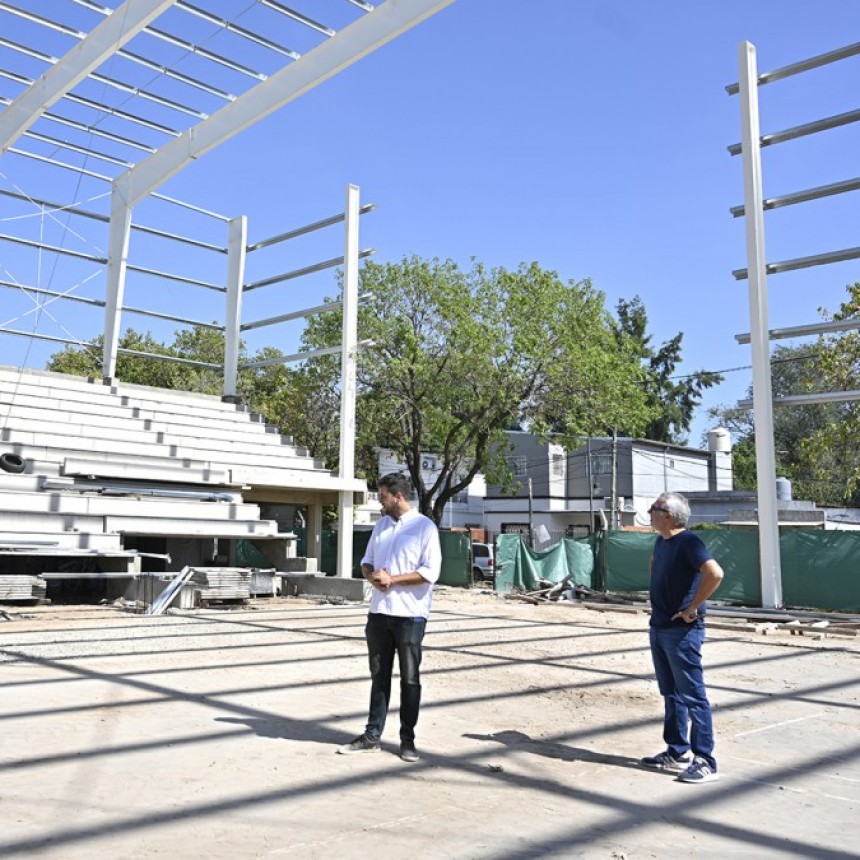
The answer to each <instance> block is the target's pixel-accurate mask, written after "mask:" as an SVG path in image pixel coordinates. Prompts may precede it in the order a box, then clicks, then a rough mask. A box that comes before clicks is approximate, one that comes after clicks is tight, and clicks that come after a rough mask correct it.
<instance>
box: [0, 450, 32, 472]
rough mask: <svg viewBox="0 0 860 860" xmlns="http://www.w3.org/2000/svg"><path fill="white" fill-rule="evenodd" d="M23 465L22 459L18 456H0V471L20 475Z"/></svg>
mask: <svg viewBox="0 0 860 860" xmlns="http://www.w3.org/2000/svg"><path fill="white" fill-rule="evenodd" d="M25 465H26V464H25V463H24V458H23V457H20V456H19V455H18V454H0V469H2V470H3V471H4V472H11V473H12V474H13V475H20V474H21V472H23V471H24V466H25Z"/></svg>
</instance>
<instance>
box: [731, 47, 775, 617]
mask: <svg viewBox="0 0 860 860" xmlns="http://www.w3.org/2000/svg"><path fill="white" fill-rule="evenodd" d="M738 65H739V67H740V97H741V142H742V148H743V165H744V212H745V216H746V244H747V271H748V277H749V306H750V345H751V349H752V368H753V409H754V411H755V449H756V480H757V483H758V528H759V556H760V563H761V600H762V606H764V607H766V608H769V609H775V608H779V607H781V606H782V569H781V566H780V557H779V512H778V510H777V500H776V455H775V452H774V441H773V393H772V390H771V377H770V338H769V334H768V311H767V269H766V266H767V263H766V258H765V251H764V206H763V204H764V195H763V192H762V182H761V145H760V130H759V115H758V71H757V67H756V52H755V46H754V45H752V44H750V43H749V42H741V44H740V46H739V48H738Z"/></svg>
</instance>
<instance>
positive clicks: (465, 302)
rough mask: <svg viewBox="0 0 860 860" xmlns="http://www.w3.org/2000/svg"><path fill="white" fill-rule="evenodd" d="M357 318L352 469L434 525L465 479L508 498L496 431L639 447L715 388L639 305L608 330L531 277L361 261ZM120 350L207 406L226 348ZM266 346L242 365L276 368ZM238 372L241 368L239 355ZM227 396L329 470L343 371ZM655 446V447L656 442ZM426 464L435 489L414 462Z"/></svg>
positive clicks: (601, 315) (300, 369)
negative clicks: (682, 374)
mask: <svg viewBox="0 0 860 860" xmlns="http://www.w3.org/2000/svg"><path fill="white" fill-rule="evenodd" d="M360 292H361V293H362V294H367V295H369V299H368V300H367V301H366V302H364V303H363V304H362V305H361V306H360V308H359V339H360V340H361V341H362V342H364V343H369V344H370V345H369V346H367V345H365V346H362V347H361V348H360V349H359V352H358V356H357V358H358V374H357V404H356V409H357V416H356V437H357V438H356V466H357V472H358V473H359V474H364V475H365V476H367V477H368V478H370V479H372V478H373V477H375V476H376V469H377V457H378V450H379V449H380V448H384V449H390V450H391V451H393V452H394V454H395V456H396V457H397V458H398V459H399V460H400V461H401V462H403V463H405V464H406V468H407V470H408V472H409V474H410V477H411V479H412V481H413V483H414V485H415V487H416V489H417V491H418V497H419V505H420V508H421V510H422V512H423V513H425V514H427V515H428V516H430V517H432V518H433V519H434V520H435V521H436V522H440V521H441V519H442V514H443V511H444V508H445V505H446V504H447V503H448V502H449V501H450V499H451V498H452V497H453V496H455V495H456V494H457V493H459V492H461V491H462V490H464V489H465V488H466V487H467V486H468V485H469V483H470V482H471V481H472V479H473V478H474V476H475V475H476V474H477V473H478V472H482V473H484V474H485V475H486V476H487V478H488V480H489V481H491V482H492V483H496V484H500V485H502V486H508V487H510V486H511V484H512V481H513V478H512V475H511V471H510V468H509V465H508V453H509V451H508V448H507V443H506V439H505V435H504V431H505V430H508V429H510V428H512V427H520V428H527V429H529V430H531V431H533V432H536V433H538V434H540V435H544V436H546V437H550V436H552V438H554V439H555V440H556V441H557V442H559V443H560V444H562V445H564V446H566V447H576V446H577V445H579V444H580V442H581V437H582V436H585V435H593V434H597V433H599V434H603V433H605V432H606V431H607V429H609V428H617V429H619V430H620V429H621V428H623V431H624V433H625V434H628V435H645V434H648V433H649V432H650V428H655V427H659V428H662V430H661V431H660V432H665V433H666V434H671V433H674V432H680V431H684V430H686V429H687V428H688V427H689V421H690V417H691V414H692V410H693V408H694V407H695V405H696V403H698V395H699V394H700V392H701V390H702V389H703V388H704V387H707V386H708V385H711V384H714V383H715V382H716V381H718V379H719V377H717V376H716V375H715V374H710V375H709V374H704V373H700V374H694V375H693V376H692V377H690V378H688V379H687V380H685V381H683V382H681V383H676V382H675V381H673V380H672V379H670V376H671V373H672V371H673V370H674V368H675V366H676V363H677V361H678V360H679V357H680V344H681V335H678V336H677V337H676V338H673V339H672V341H670V342H669V343H667V344H664V345H663V346H662V347H661V348H660V349H659V350H654V349H652V348H651V346H650V336H648V335H647V334H646V327H647V317H646V314H645V310H644V307H643V306H642V303H641V301H640V300H639V299H638V298H636V299H634V300H632V301H631V302H621V303H619V307H618V310H619V320H616V319H614V318H613V316H612V315H611V314H610V313H609V312H608V311H607V309H606V307H605V299H604V296H603V294H602V293H601V292H600V291H598V290H596V289H595V288H594V287H593V286H592V284H591V282H590V281H588V280H583V281H569V282H564V281H562V280H561V279H560V278H559V276H558V275H557V274H556V273H555V272H552V271H547V270H544V269H542V268H541V267H540V266H539V265H538V264H537V263H531V264H522V265H521V266H520V267H519V268H517V269H516V270H513V271H511V270H507V269H504V268H492V269H491V268H487V267H485V266H483V265H481V264H480V263H478V262H474V261H473V263H472V265H471V267H470V268H469V269H468V270H464V269H461V268H460V267H459V266H458V265H457V264H456V263H454V262H452V261H451V260H438V259H434V260H425V259H421V258H419V257H409V258H404V259H402V260H400V261H399V262H393V263H385V264H376V263H372V262H369V263H366V264H365V265H364V266H363V267H362V269H361V272H360ZM341 326H342V315H341V311H340V305H339V304H338V303H337V302H335V301H331V310H330V311H327V312H323V313H320V314H317V315H314V316H311V317H309V318H308V320H307V324H306V327H305V330H304V333H303V335H302V350H304V351H308V352H310V351H313V350H317V349H319V348H322V347H330V346H334V345H336V344H338V343H340V341H341ZM120 347H121V349H127V350H133V351H135V352H146V353H151V354H154V355H164V356H172V357H176V358H180V359H184V360H185V362H186V363H180V364H173V363H170V362H165V361H159V360H156V359H153V358H150V357H145V356H140V355H129V354H126V353H123V352H121V353H120V355H119V358H118V360H117V376H118V377H119V378H121V379H123V380H125V381H128V382H138V383H143V384H148V385H156V386H162V387H165V388H177V389H183V390H188V391H199V392H208V393H213V394H217V393H219V392H220V391H221V372H220V370H217V369H213V368H207V367H205V366H201V365H203V364H212V365H220V364H221V363H222V362H223V354H224V335H223V333H222V332H221V331H220V330H218V329H215V328H209V327H204V326H195V327H194V328H191V329H186V330H182V331H180V332H178V333H177V334H176V336H175V338H174V341H173V343H172V344H170V345H169V346H168V345H163V344H160V343H158V342H157V341H156V340H155V339H154V338H153V337H152V336H151V335H150V334H148V333H147V334H140V333H138V332H135V331H134V330H133V329H128V330H127V331H126V332H125V334H124V335H123V337H122V339H121V341H120ZM278 355H279V352H278V351H277V350H275V349H274V348H266V349H263V350H262V351H260V352H259V353H257V354H256V355H254V356H251V357H250V360H251V361H259V360H264V359H268V358H275V357H277V356H278ZM242 360H247V359H246V356H245V352H244V348H243V350H242ZM48 368H49V369H50V370H58V371H64V372H68V373H76V374H81V375H90V376H96V375H99V374H100V373H101V354H100V351H99V350H95V351H93V350H85V351H81V350H75V349H66V350H64V351H62V352H60V353H57V354H55V355H54V356H53V357H52V358H51V360H50V362H49V364H48ZM238 388H239V392H240V394H242V395H243V397H244V398H245V399H246V401H247V402H248V403H249V404H250V405H251V406H252V408H254V409H255V410H257V411H259V412H261V413H262V414H265V415H266V416H267V418H268V419H269V420H270V421H272V422H273V423H277V424H278V426H279V427H280V428H281V430H282V432H285V433H289V434H291V435H293V436H294V437H295V438H296V440H297V441H298V442H300V443H301V444H302V445H304V446H305V447H307V449H308V450H309V452H310V453H311V454H312V455H313V456H315V457H318V458H320V459H322V460H323V461H324V462H326V464H327V465H328V466H329V467H330V468H334V467H336V466H337V462H338V458H339V429H340V421H339V418H340V361H339V358H338V357H337V356H322V357H311V358H308V359H307V360H306V361H304V362H301V363H299V364H297V365H294V366H291V367H288V366H283V365H277V364H273V365H270V366H267V367H263V368H259V369H256V370H245V371H242V372H240V377H239V385H238ZM656 438H664V436H657V437H656ZM431 453H432V454H434V455H435V456H436V458H437V464H438V466H439V468H438V470H437V471H435V472H433V478H432V480H430V479H429V478H428V472H427V471H426V470H422V468H421V460H422V455H426V454H431Z"/></svg>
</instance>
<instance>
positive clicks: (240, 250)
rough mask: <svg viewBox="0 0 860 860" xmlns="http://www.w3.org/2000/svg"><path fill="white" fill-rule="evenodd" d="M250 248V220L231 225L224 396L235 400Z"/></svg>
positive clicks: (233, 222)
mask: <svg viewBox="0 0 860 860" xmlns="http://www.w3.org/2000/svg"><path fill="white" fill-rule="evenodd" d="M247 247H248V219H247V218H246V217H245V216H244V215H242V216H240V217H239V218H234V219H233V220H232V221H230V227H229V237H228V240H227V322H226V326H225V330H224V396H225V397H235V395H236V377H237V375H238V372H239V336H240V333H241V332H240V326H241V325H242V284H243V283H244V280H245V256H246V253H247V252H246V249H247Z"/></svg>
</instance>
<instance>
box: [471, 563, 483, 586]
mask: <svg viewBox="0 0 860 860" xmlns="http://www.w3.org/2000/svg"><path fill="white" fill-rule="evenodd" d="M472 579H474V580H475V581H476V582H483V581H484V571H483V570H481V568H480V567H478V566H477V565H475V566H474V567H473V568H472Z"/></svg>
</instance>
